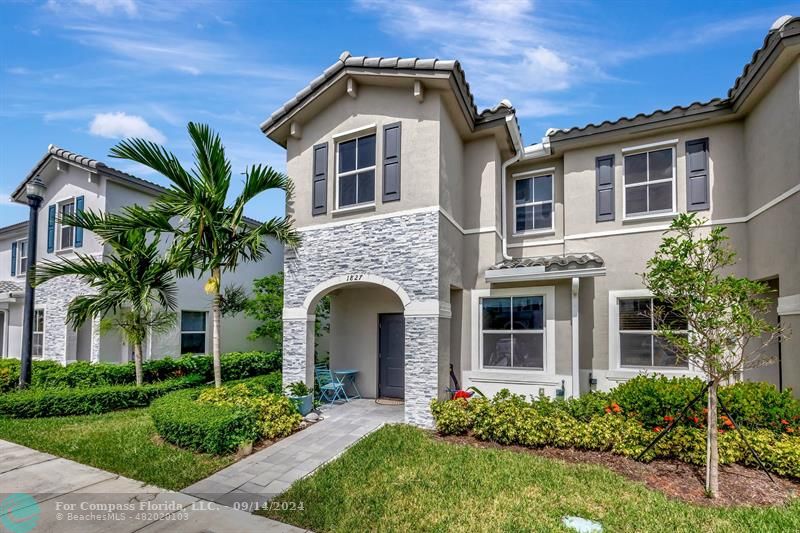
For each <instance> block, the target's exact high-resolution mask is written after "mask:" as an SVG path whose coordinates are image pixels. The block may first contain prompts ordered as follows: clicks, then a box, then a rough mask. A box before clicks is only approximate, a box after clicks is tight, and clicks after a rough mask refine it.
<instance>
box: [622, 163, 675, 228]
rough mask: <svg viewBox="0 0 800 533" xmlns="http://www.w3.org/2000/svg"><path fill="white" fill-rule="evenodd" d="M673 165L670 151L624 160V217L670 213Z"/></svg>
mask: <svg viewBox="0 0 800 533" xmlns="http://www.w3.org/2000/svg"><path fill="white" fill-rule="evenodd" d="M674 186H675V165H674V160H673V151H672V148H665V149H663V150H654V151H652V152H642V153H638V154H632V155H626V156H625V214H626V215H633V216H635V215H648V214H656V213H672V212H673V211H674V210H675V201H674V200H675V198H674Z"/></svg>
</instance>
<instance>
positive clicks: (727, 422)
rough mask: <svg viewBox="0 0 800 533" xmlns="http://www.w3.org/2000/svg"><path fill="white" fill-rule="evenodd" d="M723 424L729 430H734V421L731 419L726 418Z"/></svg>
mask: <svg viewBox="0 0 800 533" xmlns="http://www.w3.org/2000/svg"><path fill="white" fill-rule="evenodd" d="M723 418H724V417H723ZM722 423H723V424H725V425H726V426H728V427H729V428H732V427H733V421H732V420H731V419H730V418H725V419H724V420H723V421H722Z"/></svg>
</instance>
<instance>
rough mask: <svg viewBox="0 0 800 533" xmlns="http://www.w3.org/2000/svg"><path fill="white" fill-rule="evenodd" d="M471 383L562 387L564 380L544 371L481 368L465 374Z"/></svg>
mask: <svg viewBox="0 0 800 533" xmlns="http://www.w3.org/2000/svg"><path fill="white" fill-rule="evenodd" d="M465 375H466V377H468V378H469V379H470V381H474V382H482V383H509V384H511V383H516V384H521V385H550V386H560V385H561V380H562V379H563V378H561V377H559V376H556V375H554V374H551V373H548V372H546V371H544V370H534V369H528V370H526V369H521V368H514V369H508V370H502V369H497V368H481V369H480V370H473V371H471V372H465Z"/></svg>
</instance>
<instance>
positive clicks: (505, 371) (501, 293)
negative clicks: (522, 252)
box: [471, 285, 556, 376]
mask: <svg viewBox="0 0 800 533" xmlns="http://www.w3.org/2000/svg"><path fill="white" fill-rule="evenodd" d="M508 296H517V297H519V296H544V358H543V361H544V369H542V370H538V369H534V368H521V367H509V368H495V367H488V368H484V366H483V352H482V349H483V339H482V335H481V331H482V330H481V305H480V304H481V299H482V298H494V297H501V298H502V297H508ZM555 303H556V289H555V286H553V285H548V286H540V287H519V288H514V289H475V290H473V291H472V302H471V305H472V321H471V322H472V324H471V326H472V369H473V371H475V370H477V371H480V373H481V374H482V375H484V376H490V375H498V376H512V375H514V376H520V375H535V376H555V374H556V311H555Z"/></svg>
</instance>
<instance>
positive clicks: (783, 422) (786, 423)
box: [781, 419, 789, 426]
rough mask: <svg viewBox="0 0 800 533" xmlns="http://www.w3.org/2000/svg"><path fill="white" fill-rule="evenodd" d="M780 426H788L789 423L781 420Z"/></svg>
mask: <svg viewBox="0 0 800 533" xmlns="http://www.w3.org/2000/svg"><path fill="white" fill-rule="evenodd" d="M781 424H783V425H784V426H788V425H789V422H787V421H786V420H783V419H781Z"/></svg>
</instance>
